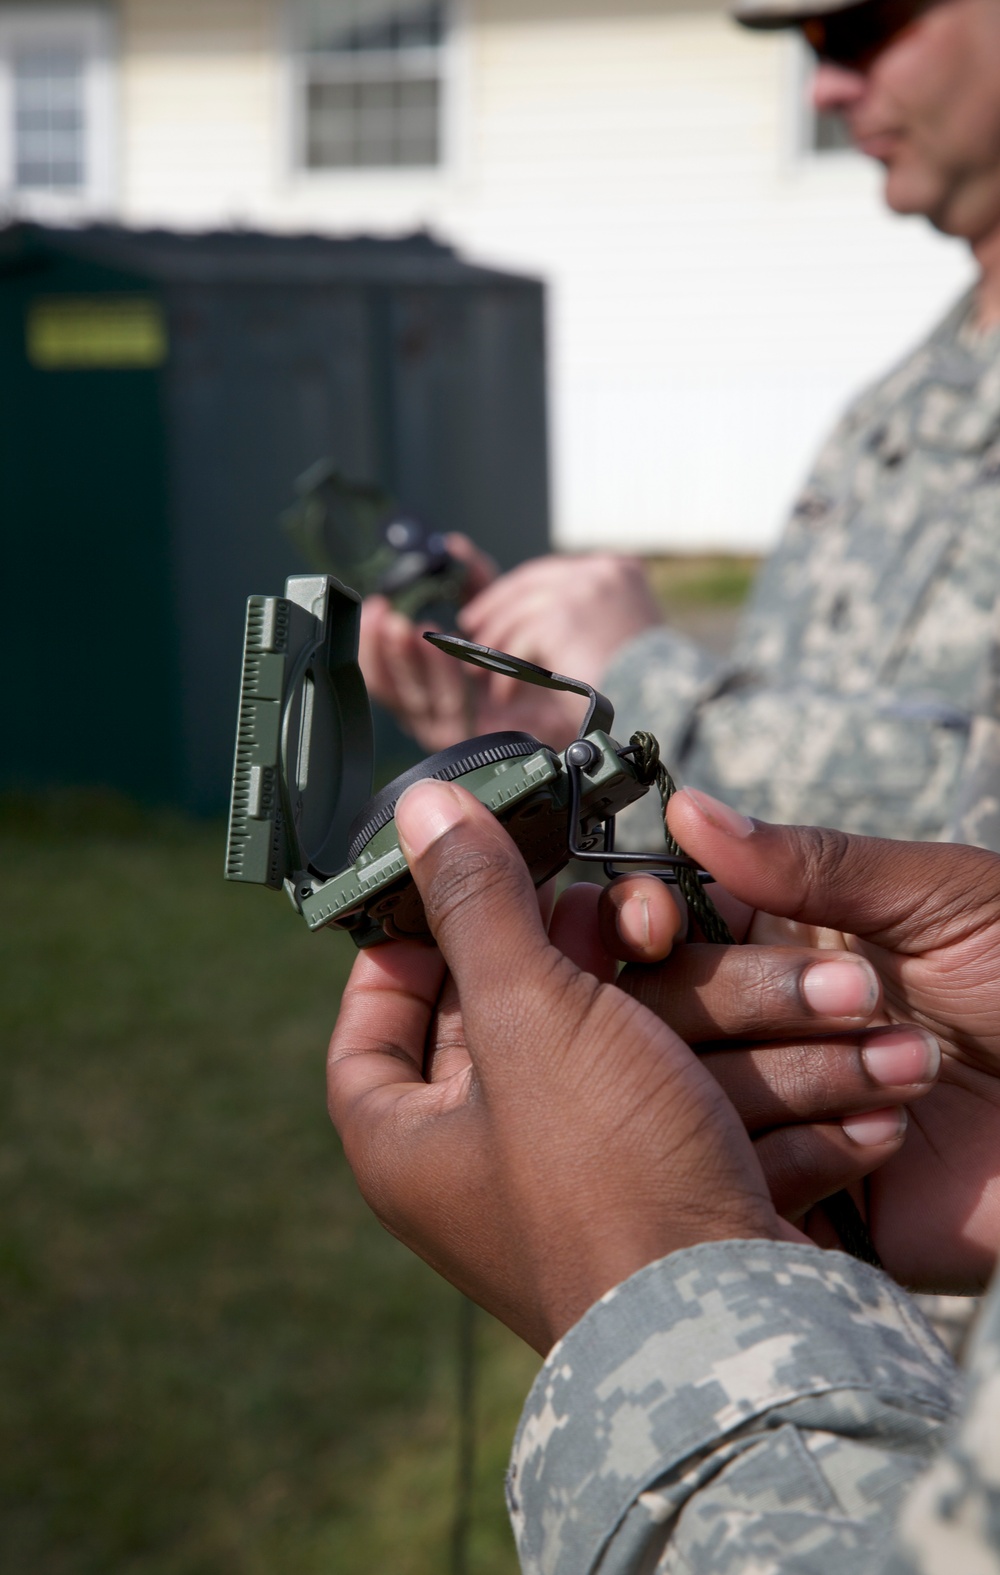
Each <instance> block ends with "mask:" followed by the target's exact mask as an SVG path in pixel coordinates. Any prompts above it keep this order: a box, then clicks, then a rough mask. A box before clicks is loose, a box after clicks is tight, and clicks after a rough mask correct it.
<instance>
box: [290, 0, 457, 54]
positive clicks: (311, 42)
mask: <svg viewBox="0 0 1000 1575" xmlns="http://www.w3.org/2000/svg"><path fill="white" fill-rule="evenodd" d="M443 38H444V6H443V4H441V3H440V0H438V3H433V0H432V3H430V4H428V0H384V4H365V3H361V4H357V3H352V0H326V3H325V4H323V3H318V0H313V4H312V6H311V7H310V8H309V19H308V22H307V28H306V48H307V49H308V50H309V51H310V52H316V53H320V54H357V53H365V52H371V51H378V52H380V53H381V52H384V51H397V50H401V49H415V48H419V49H426V48H433V47H434V46H436V45H438V44H440V43H441V42H442V40H443Z"/></svg>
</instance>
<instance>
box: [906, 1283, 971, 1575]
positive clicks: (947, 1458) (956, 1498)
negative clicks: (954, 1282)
mask: <svg viewBox="0 0 1000 1575" xmlns="http://www.w3.org/2000/svg"><path fill="white" fill-rule="evenodd" d="M969 1380H970V1381H969V1399H968V1403H967V1405H966V1408H965V1411H964V1414H963V1416H962V1418H961V1421H960V1422H959V1424H958V1426H957V1428H956V1430H955V1434H954V1437H953V1439H952V1441H951V1442H950V1443H949V1445H948V1447H947V1449H945V1450H943V1451H942V1453H941V1454H940V1455H939V1457H938V1459H937V1460H936V1461H935V1462H934V1464H933V1465H932V1466H931V1467H930V1469H929V1470H928V1471H926V1472H925V1473H924V1474H923V1476H921V1477H920V1478H918V1480H917V1482H916V1483H915V1485H914V1488H913V1491H912V1492H911V1493H910V1494H909V1496H908V1498H907V1500H906V1503H905V1505H904V1507H903V1513H902V1515H901V1517H900V1520H899V1525H898V1530H897V1534H896V1539H895V1546H894V1548H893V1551H892V1553H891V1555H890V1557H889V1559H888V1562H887V1563H886V1565H885V1568H884V1570H883V1571H882V1572H881V1575H997V1571H1000V1285H998V1284H997V1283H994V1286H993V1289H992V1291H991V1293H990V1296H989V1299H988V1300H987V1302H986V1304H985V1306H984V1308H983V1313H982V1316H981V1318H980V1320H979V1324H978V1326H977V1330H976V1334H975V1336H974V1338H973V1345H972V1352H971V1360H970V1371H969Z"/></svg>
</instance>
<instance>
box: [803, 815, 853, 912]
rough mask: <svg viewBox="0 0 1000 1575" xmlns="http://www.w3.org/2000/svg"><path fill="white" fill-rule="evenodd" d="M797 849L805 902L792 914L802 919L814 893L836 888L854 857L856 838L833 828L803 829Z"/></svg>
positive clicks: (804, 827)
mask: <svg viewBox="0 0 1000 1575" xmlns="http://www.w3.org/2000/svg"><path fill="white" fill-rule="evenodd" d="M798 830H799V847H798V849H797V861H796V862H797V864H798V877H799V878H798V887H799V891H800V893H801V900H800V902H799V904H798V905H797V906H796V911H795V912H794V913H790V914H789V915H788V917H789V918H791V919H798V918H799V916H800V914H801V913H802V912H803V910H804V908H805V906H806V901H807V898H808V896H809V894H810V893H814V892H817V891H825V890H828V889H835V888H836V887H837V885H838V884H839V882H840V877H841V876H842V874H843V873H844V870H845V868H846V867H847V866H848V864H849V862H850V858H851V845H852V840H853V839H852V838H851V837H850V836H848V834H847V833H846V832H844V831H835V830H834V829H833V828H831V827H829V826H800V827H799V828H798Z"/></svg>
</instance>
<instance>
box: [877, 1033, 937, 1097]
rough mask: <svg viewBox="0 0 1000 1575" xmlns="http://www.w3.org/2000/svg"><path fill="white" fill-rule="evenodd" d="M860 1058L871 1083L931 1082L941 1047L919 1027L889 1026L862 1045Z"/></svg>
mask: <svg viewBox="0 0 1000 1575" xmlns="http://www.w3.org/2000/svg"><path fill="white" fill-rule="evenodd" d="M861 1058H862V1060H863V1061H864V1063H865V1067H866V1069H867V1072H868V1076H869V1077H870V1078H871V1079H872V1082H873V1083H880V1084H881V1085H882V1087H883V1088H904V1087H906V1086H907V1085H908V1084H911V1083H933V1081H934V1079H935V1078H936V1077H937V1075H938V1072H939V1070H940V1067H941V1046H940V1045H939V1044H938V1042H937V1040H936V1039H935V1037H934V1035H933V1034H929V1033H925V1031H924V1030H923V1029H922V1028H891V1029H889V1031H888V1032H887V1033H884V1034H879V1035H878V1037H877V1038H874V1039H869V1040H868V1042H867V1044H865V1045H863V1046H862V1048H861Z"/></svg>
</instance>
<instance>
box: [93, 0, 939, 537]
mask: <svg viewBox="0 0 1000 1575" xmlns="http://www.w3.org/2000/svg"><path fill="white" fill-rule="evenodd" d="M456 10H457V20H458V28H457V31H456V37H457V43H456V48H455V51H454V55H453V59H452V68H453V94H452V107H453V115H452V121H451V125H450V145H451V149H452V154H451V159H450V162H449V165H448V167H447V168H446V169H445V170H444V171H442V172H439V173H435V174H430V175H428V174H423V173H414V174H405V175H393V174H376V175H370V174H364V175H362V174H353V173H351V174H346V175H340V176H330V175H319V176H316V175H303V174H301V173H296V172H295V171H293V170H292V169H291V168H290V159H289V156H288V136H287V130H288V122H289V109H288V79H287V75H286V73H285V71H284V68H283V59H284V48H285V38H286V36H287V35H286V31H285V22H286V18H285V16H284V14H283V0H124V4H123V35H124V40H123V57H124V68H123V69H124V79H123V105H124V118H125V128H126V148H127V159H126V164H125V169H124V178H123V216H124V217H125V218H126V219H127V220H128V221H129V222H135V223H147V222H168V223H174V224H180V225H191V226H201V225H206V224H219V223H230V222H242V223H250V224H263V225H268V226H276V227H281V228H291V229H300V228H312V229H321V230H330V231H342V230H354V229H370V230H376V231H384V232H389V233H392V232H396V231H399V230H400V229H405V228H408V227H412V226H414V225H419V224H423V225H427V226H429V227H431V228H432V229H434V230H435V231H436V232H438V233H439V234H440V235H442V236H443V237H444V238H447V239H450V240H452V241H454V242H455V243H456V244H457V245H458V246H459V247H460V249H461V250H462V251H463V253H465V254H466V255H467V256H470V257H472V258H481V259H483V260H485V261H489V262H493V263H501V264H507V265H509V266H512V267H515V268H518V269H522V270H525V271H530V272H532V273H540V274H542V275H543V276H544V277H545V278H546V279H547V280H548V281H549V285H550V325H551V397H552V435H553V458H554V470H555V476H554V480H555V504H556V520H557V532H558V537H559V540H560V541H561V542H562V543H563V544H564V545H566V546H570V547H585V546H589V545H603V544H610V543H617V544H620V545H622V546H628V547H638V548H640V549H642V550H646V551H659V550H671V549H683V548H691V547H701V548H714V547H719V548H723V547H732V548H737V549H742V550H751V549H755V548H761V547H766V546H767V545H769V543H770V542H771V541H773V539H774V536H775V534H776V532H777V529H778V528H779V525H780V520H781V516H782V513H783V510H784V509H785V507H786V506H787V502H788V499H789V498H790V496H791V494H792V492H793V490H794V487H795V486H796V484H797V482H798V480H799V479H800V477H801V474H802V471H803V469H804V467H805V465H806V463H807V460H808V456H809V454H810V452H811V450H812V449H813V448H814V446H815V444H816V442H817V440H818V439H819V437H820V436H821V434H822V432H823V430H824V429H825V428H826V426H827V425H828V423H829V421H830V420H831V418H832V417H833V415H834V414H835V413H836V411H837V410H838V409H839V408H840V406H841V405H842V404H843V402H844V400H845V399H846V398H847V396H848V394H849V393H850V391H851V390H852V389H853V388H855V387H856V386H857V385H858V384H859V383H860V382H861V381H863V380H866V379H868V378H870V377H871V376H873V375H874V374H875V373H876V372H877V371H878V370H879V369H880V368H882V367H883V366H884V365H885V364H886V363H887V362H888V361H890V360H891V359H892V358H893V357H895V356H897V355H898V354H899V353H901V351H902V350H903V349H904V348H905V347H906V346H907V345H908V344H909V343H910V342H912V341H913V340H914V339H915V338H916V337H917V336H918V335H919V334H920V333H922V332H923V330H924V329H925V327H926V326H928V325H929V324H930V322H931V321H932V320H933V319H934V317H935V316H936V315H938V314H939V313H940V312H941V311H942V310H943V309H944V308H945V306H946V305H947V303H948V301H949V299H950V298H951V297H952V296H953V295H954V294H955V293H956V292H957V290H958V289H959V288H960V287H961V286H962V284H963V283H964V281H965V280H966V279H967V278H968V277H969V265H968V261H967V258H966V256H965V254H964V252H963V250H962V249H961V248H960V247H956V246H955V245H954V244H953V243H948V242H945V241H943V240H941V239H940V238H938V237H935V236H934V235H933V234H932V233H931V232H930V231H929V230H928V229H927V228H926V227H925V226H923V225H922V224H921V223H920V222H919V221H918V222H912V221H907V222H901V221H899V220H898V219H893V218H891V217H890V216H888V215H886V214H885V213H884V212H883V211H882V210H881V207H880V204H879V198H878V190H879V177H878V172H877V171H876V170H874V169H872V168H869V167H867V166H866V165H865V164H864V162H863V161H862V160H860V159H858V158H856V157H854V156H853V155H833V156H827V157H826V158H818V159H817V158H810V159H802V158H799V157H797V156H796V155H795V153H794V149H793V143H794V135H793V122H794V120H795V95H796V90H795V83H794V80H793V79H794V77H795V66H794V62H793V46H792V43H791V40H789V39H787V38H785V37H774V36H764V37H760V36H750V35H747V34H746V33H744V32H742V31H741V30H739V29H737V28H735V27H734V26H733V25H732V24H731V23H730V22H729V21H728V20H727V19H726V18H725V17H724V16H723V15H722V13H721V9H720V7H719V5H718V4H717V3H711V0H702V3H701V4H699V3H698V0H689V3H688V4H687V5H686V6H683V5H678V4H676V3H673V0H619V3H615V0H456Z"/></svg>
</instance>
